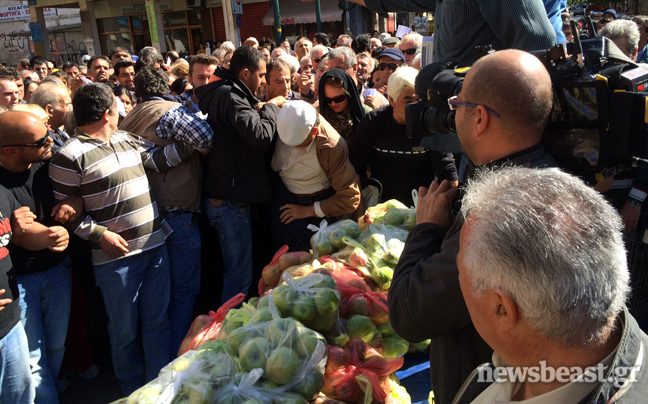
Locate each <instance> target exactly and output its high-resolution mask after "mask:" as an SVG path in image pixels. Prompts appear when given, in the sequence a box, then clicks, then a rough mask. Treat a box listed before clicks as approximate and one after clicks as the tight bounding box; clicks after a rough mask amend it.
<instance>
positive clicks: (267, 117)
mask: <svg viewBox="0 0 648 404" xmlns="http://www.w3.org/2000/svg"><path fill="white" fill-rule="evenodd" d="M265 73H266V63H265V58H264V57H263V55H262V54H261V52H259V51H258V50H256V49H254V48H252V47H249V46H243V47H240V48H238V49H237V50H236V51H234V54H233V55H232V60H231V62H230V67H229V69H223V68H219V69H218V70H217V71H216V72H215V73H214V75H215V76H216V77H218V79H219V80H218V81H216V82H214V83H211V84H207V85H205V86H202V87H198V88H196V89H195V94H196V96H197V97H198V99H199V103H198V105H199V106H200V110H201V111H202V112H203V113H205V114H208V117H207V122H209V124H210V125H211V126H212V128H213V130H214V145H213V149H212V151H211V153H210V154H209V156H208V158H207V162H206V165H205V171H204V185H203V193H204V196H205V200H204V203H205V213H206V214H207V217H208V218H209V221H210V223H211V225H212V226H213V227H214V228H215V229H216V230H218V237H219V239H220V245H221V249H222V252H223V264H224V266H225V274H224V279H223V294H222V298H221V302H222V303H224V302H225V301H227V300H228V299H229V298H231V297H232V296H235V295H236V294H238V293H241V292H243V293H245V294H247V292H248V289H249V287H250V285H251V283H252V230H251V227H250V203H269V202H272V194H271V192H270V183H269V179H268V175H267V172H266V168H265V165H264V164H265V163H264V158H263V153H264V152H265V151H267V150H268V148H269V147H270V145H271V143H272V139H273V136H274V134H275V131H276V127H277V125H276V115H277V114H278V113H279V108H280V107H281V106H282V105H283V104H284V103H285V102H286V99H285V98H284V97H277V98H274V99H272V100H270V101H268V102H267V103H266V104H264V105H263V106H261V107H260V108H258V106H259V105H258V104H259V100H257V98H256V97H255V96H254V94H255V93H256V91H257V89H258V88H259V86H260V85H261V83H263V82H264V81H265Z"/></svg>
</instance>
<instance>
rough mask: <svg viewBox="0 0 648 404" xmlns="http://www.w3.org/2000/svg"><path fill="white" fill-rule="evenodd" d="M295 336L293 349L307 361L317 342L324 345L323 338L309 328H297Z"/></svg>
mask: <svg viewBox="0 0 648 404" xmlns="http://www.w3.org/2000/svg"><path fill="white" fill-rule="evenodd" d="M295 334H296V338H295V342H294V348H295V349H296V350H297V352H298V353H299V355H300V356H301V357H302V358H303V359H308V358H310V357H311V356H312V355H313V351H315V348H316V347H317V342H318V341H322V344H324V345H326V340H325V339H324V337H322V336H321V335H320V334H319V333H317V332H315V331H313V330H311V329H310V328H307V327H299V328H298V329H297V330H296V332H295Z"/></svg>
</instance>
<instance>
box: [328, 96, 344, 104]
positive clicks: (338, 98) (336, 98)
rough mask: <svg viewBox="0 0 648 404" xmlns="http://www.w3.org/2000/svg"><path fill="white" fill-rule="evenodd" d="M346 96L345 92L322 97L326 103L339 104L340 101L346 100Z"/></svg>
mask: <svg viewBox="0 0 648 404" xmlns="http://www.w3.org/2000/svg"><path fill="white" fill-rule="evenodd" d="M346 98H347V96H346V94H342V95H338V96H337V97H333V98H329V97H324V101H326V103H327V104H332V103H336V104H339V103H341V102H344V100H346Z"/></svg>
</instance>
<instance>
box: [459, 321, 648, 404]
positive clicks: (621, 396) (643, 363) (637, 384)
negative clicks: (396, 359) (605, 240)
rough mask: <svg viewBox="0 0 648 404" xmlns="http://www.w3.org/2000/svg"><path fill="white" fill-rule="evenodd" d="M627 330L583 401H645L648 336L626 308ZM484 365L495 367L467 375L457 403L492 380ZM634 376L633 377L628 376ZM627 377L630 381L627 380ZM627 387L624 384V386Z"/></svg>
mask: <svg viewBox="0 0 648 404" xmlns="http://www.w3.org/2000/svg"><path fill="white" fill-rule="evenodd" d="M621 319H622V322H623V334H622V335H621V341H620V342H619V346H618V348H617V352H616V354H615V355H614V359H613V361H612V365H610V367H609V368H608V369H606V372H605V375H604V376H605V379H606V380H607V381H606V382H604V383H601V384H599V386H598V387H597V388H595V389H594V391H592V393H591V394H590V395H588V396H587V397H586V398H584V399H582V400H581V401H580V402H579V404H609V403H628V404H630V403H632V404H634V403H645V402H646V395H647V394H648V349H646V348H647V347H648V336H647V335H646V334H645V333H644V332H643V331H641V329H640V328H639V325H638V324H637V321H635V319H634V317H632V316H631V315H630V313H628V310H627V309H625V308H624V309H623V312H622V314H621ZM483 367H491V368H492V369H493V370H494V369H495V367H494V366H493V364H492V363H487V364H484V365H482V366H479V367H478V368H477V369H475V371H474V372H473V373H472V374H471V375H470V377H468V379H466V382H465V383H464V385H463V386H462V387H461V390H460V391H459V393H458V394H457V396H456V397H455V399H454V401H453V404H468V403H471V402H472V401H473V400H474V399H475V398H477V396H479V395H480V394H481V393H482V392H483V391H484V390H486V388H487V387H488V386H490V384H491V383H490V382H488V381H486V382H479V381H478V380H479V372H480V369H481V368H483ZM634 367H637V370H638V371H637V373H636V374H634V380H632V378H631V377H629V375H628V373H626V369H630V368H634ZM628 379H630V380H628ZM626 381H628V383H627V384H625V383H626ZM624 385H625V388H623V387H621V386H624Z"/></svg>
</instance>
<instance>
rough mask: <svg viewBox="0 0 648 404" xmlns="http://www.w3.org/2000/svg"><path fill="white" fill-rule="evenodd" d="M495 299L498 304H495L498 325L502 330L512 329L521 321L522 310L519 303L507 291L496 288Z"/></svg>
mask: <svg viewBox="0 0 648 404" xmlns="http://www.w3.org/2000/svg"><path fill="white" fill-rule="evenodd" d="M493 293H494V295H495V296H493V299H495V300H494V301H496V302H497V304H495V305H493V307H494V313H493V314H494V315H495V318H496V321H497V324H498V327H499V328H500V329H501V330H502V331H509V330H512V329H513V328H514V327H515V326H516V325H517V323H518V322H519V321H520V312H519V308H518V305H517V304H516V303H515V301H514V300H513V299H512V298H511V296H509V295H508V294H507V293H504V292H501V291H497V290H494V291H493Z"/></svg>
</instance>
